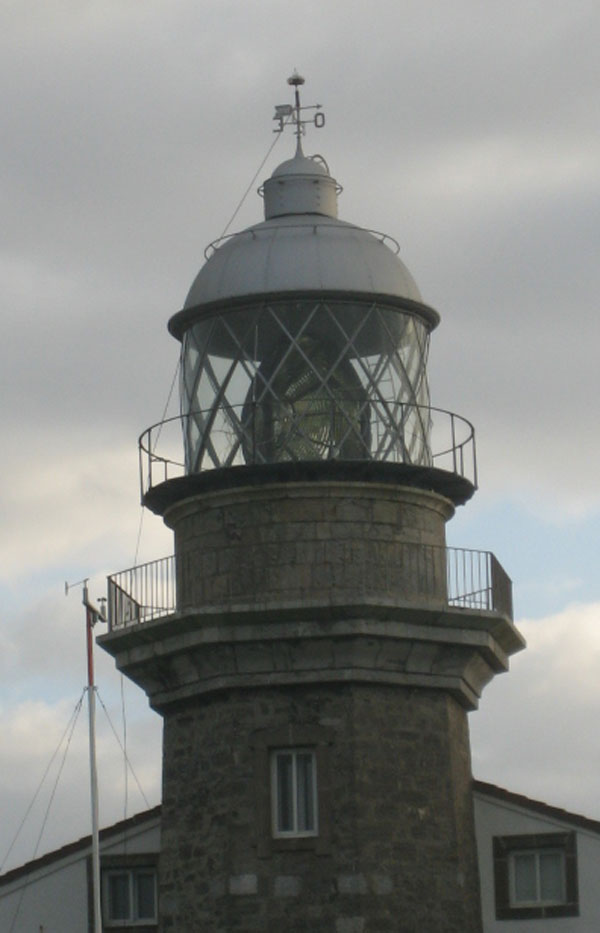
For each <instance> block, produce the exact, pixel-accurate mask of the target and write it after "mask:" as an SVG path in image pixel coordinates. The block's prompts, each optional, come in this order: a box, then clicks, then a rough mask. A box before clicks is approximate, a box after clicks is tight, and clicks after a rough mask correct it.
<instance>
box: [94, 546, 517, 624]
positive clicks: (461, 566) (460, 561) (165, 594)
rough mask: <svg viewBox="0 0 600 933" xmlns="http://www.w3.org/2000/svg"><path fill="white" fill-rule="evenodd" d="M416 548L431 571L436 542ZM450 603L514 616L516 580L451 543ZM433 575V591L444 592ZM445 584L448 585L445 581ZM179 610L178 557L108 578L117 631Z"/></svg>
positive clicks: (418, 560)
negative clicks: (452, 546)
mask: <svg viewBox="0 0 600 933" xmlns="http://www.w3.org/2000/svg"><path fill="white" fill-rule="evenodd" d="M405 546H406V547H407V548H410V549H411V550H413V551H414V553H413V554H412V555H411V556H412V557H413V558H414V566H415V567H416V569H417V573H418V572H419V568H421V569H422V570H423V571H424V572H426V573H428V574H431V568H432V566H433V567H435V566H440V567H443V566H444V561H433V562H432V561H431V550H432V548H431V546H430V545H420V544H409V543H407V544H406V545H405ZM444 550H445V554H446V560H445V566H446V602H447V605H448V606H452V607H453V608H455V609H474V610H477V611H480V612H498V613H500V614H502V615H504V616H507V617H508V618H510V619H512V616H513V609H512V583H511V581H510V578H509V577H508V575H507V574H506V572H505V571H504V569H503V568H502V566H501V565H500V563H499V562H498V561H497V560H496V558H495V557H494V555H493V554H492V553H490V552H489V551H473V550H467V549H465V548H445V549H444ZM439 582H440V581H436V580H431V593H432V595H433V594H435V593H439V592H440V587H439ZM442 589H443V586H442ZM177 609H178V604H177V591H176V576H175V557H174V556H173V555H172V556H171V557H163V558H161V559H160V560H155V561H151V562H150V563H147V564H141V565H139V566H137V567H131V568H129V569H128V570H122V571H120V573H115V574H112V575H111V576H110V577H108V625H109V629H110V630H111V631H114V630H116V629H120V628H124V627H127V626H130V625H137V624H138V623H142V622H149V621H151V620H152V619H156V618H160V617H164V616H168V615H171V614H172V613H174V612H176V611H177Z"/></svg>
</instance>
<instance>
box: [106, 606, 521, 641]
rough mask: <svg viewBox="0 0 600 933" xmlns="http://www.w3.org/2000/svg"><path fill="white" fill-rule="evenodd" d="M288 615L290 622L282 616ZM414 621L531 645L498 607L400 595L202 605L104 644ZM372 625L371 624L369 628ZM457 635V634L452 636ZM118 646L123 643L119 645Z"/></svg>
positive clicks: (109, 637) (120, 632)
mask: <svg viewBox="0 0 600 933" xmlns="http://www.w3.org/2000/svg"><path fill="white" fill-rule="evenodd" d="M282 619H284V620H285V621H282ZM407 621H408V622H409V623H410V624H413V625H416V626H417V627H418V628H419V632H421V631H422V632H423V634H422V636H421V637H425V638H427V635H426V634H425V633H426V630H427V629H431V630H434V629H436V630H440V631H442V630H443V631H445V632H447V633H453V632H462V631H479V632H486V633H487V634H489V635H490V636H491V637H493V638H494V640H495V641H496V642H497V644H498V645H499V646H500V647H501V648H502V650H503V652H504V653H505V654H507V655H511V654H515V653H516V652H517V651H521V650H522V649H523V648H524V647H525V640H524V638H523V636H522V635H521V634H520V633H519V631H518V630H517V628H516V627H515V625H514V624H513V622H512V620H511V619H509V618H508V616H504V615H502V614H500V613H498V612H487V611H483V610H475V609H458V608H455V607H453V606H448V605H447V604H446V603H442V602H441V601H436V602H433V603H426V602H422V603H420V604H415V602H414V600H412V601H410V602H406V603H401V602H398V600H396V599H377V600H375V599H365V600H361V601H360V602H356V603H354V604H348V603H347V602H340V603H336V602H333V601H331V602H328V603H326V604H324V603H323V602H322V601H320V600H302V602H288V601H281V602H275V601H268V602H267V601H265V602H263V603H256V602H251V603H237V604H236V603H227V604H220V605H214V606H207V607H202V608H189V609H187V608H186V609H185V610H183V611H180V612H176V613H172V614H171V615H168V616H162V617H160V618H158V619H153V620H151V621H149V622H140V623H137V624H134V625H128V626H126V627H123V628H118V629H114V630H113V631H112V632H109V633H107V634H106V635H100V636H99V637H98V639H97V641H98V644H100V645H101V646H102V647H103V648H105V649H106V650H107V651H108V652H109V653H110V654H115V653H116V651H119V652H121V651H123V650H127V649H129V648H133V647H134V646H140V645H143V644H156V643H157V642H158V641H159V640H161V639H163V638H173V637H178V636H181V635H184V634H187V633H190V632H193V633H194V634H195V635H196V634H197V633H199V634H198V637H200V638H201V639H202V640H203V641H221V640H224V641H229V640H230V639H232V638H235V637H236V635H235V634H234V633H233V631H232V630H236V629H239V630H240V631H246V630H247V631H248V632H252V635H251V636H250V637H255V632H256V627H257V626H258V628H259V629H260V632H261V637H265V638H269V639H271V638H275V639H279V638H282V637H306V635H307V634H309V633H308V632H307V631H306V630H305V626H306V625H309V626H313V627H314V626H318V631H317V632H316V634H320V633H322V632H327V633H330V632H331V630H332V629H333V630H334V631H335V630H337V629H336V628H335V627H339V626H340V625H341V626H342V628H341V629H340V631H344V628H343V626H344V624H346V623H348V624H351V625H355V624H356V623H357V622H358V623H361V624H362V625H363V626H365V628H363V629H361V632H362V633H364V634H370V633H371V632H373V631H374V629H373V626H374V625H375V624H378V623H383V624H386V623H392V624H393V623H395V622H407ZM366 626H368V628H366ZM436 637H437V636H436ZM448 639H449V640H452V634H449V635H448ZM117 645H118V648H117Z"/></svg>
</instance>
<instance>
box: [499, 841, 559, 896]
mask: <svg viewBox="0 0 600 933" xmlns="http://www.w3.org/2000/svg"><path fill="white" fill-rule="evenodd" d="M510 878H511V886H510V903H511V906H513V907H517V906H520V905H523V904H526V905H528V906H529V905H532V904H533V905H537V904H564V902H565V853H564V851H562V850H561V849H547V850H546V849H531V850H529V851H523V852H513V853H512V854H511V856H510Z"/></svg>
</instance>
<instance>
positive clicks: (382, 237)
mask: <svg viewBox="0 0 600 933" xmlns="http://www.w3.org/2000/svg"><path fill="white" fill-rule="evenodd" d="M337 187H338V194H339V193H340V192H341V190H342V189H341V188H340V187H339V186H337ZM261 190H262V188H259V189H258V191H259V194H260V192H261ZM327 228H330V229H332V230H334V231H335V233H338V234H339V231H340V226H339V224H335V223H332V222H331V221H327V220H316V221H314V222H313V223H310V224H299V223H285V224H278V225H277V229H278V230H283V229H285V230H303V231H306V230H309V231H312V233H313V234H314V233H317V231H318V230H325V229H327ZM342 229H343V228H342ZM352 230H360V231H362V232H363V233H370V234H371V236H374V237H375V238H376V239H377V240H379V242H380V243H385V244H386V246H388V249H390V250H391V251H392V252H393V253H395V254H396V256H397V255H398V254H399V252H400V244H399V243H398V240H396V239H394V237H393V236H390V234H389V233H382V232H381V231H380V230H370V229H369V228H368V227H352ZM264 235H265V231H264V230H261V229H260V227H250V229H249V230H237V231H236V232H235V233H227V234H225V236H221V237H218V238H217V239H216V240H213V241H212V242H211V243H209V244H208V246H206V247H205V249H204V258H205V259H210V258H211V256H213V255H214V253H216V252H217V251H218V250H219V249H220V248H221V246H223V244H224V243H227V242H228V241H229V240H236V239H242V238H245V239H246V240H248V239H253V240H256V238H257V237H259V236H264Z"/></svg>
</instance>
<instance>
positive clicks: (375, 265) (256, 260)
mask: <svg viewBox="0 0 600 933" xmlns="http://www.w3.org/2000/svg"><path fill="white" fill-rule="evenodd" d="M302 290H304V291H341V292H370V293H373V294H381V295H393V296H394V297H399V298H409V299H411V300H412V301H418V302H422V298H421V295H420V293H419V289H418V288H417V285H416V283H415V281H414V279H413V277H412V276H411V274H410V272H409V271H408V269H407V268H406V266H405V265H404V263H403V262H402V260H401V259H400V258H399V257H398V256H396V255H395V253H393V252H392V250H391V249H389V247H388V246H386V244H385V243H384V242H382V240H381V239H378V238H377V237H376V236H374V235H373V234H372V233H369V232H367V231H366V230H362V229H361V228H360V227H355V226H354V225H353V224H348V223H344V221H341V220H336V219H335V218H330V217H321V216H319V215H315V214H295V215H287V216H282V217H275V218H273V219H272V220H267V221H265V222H264V223H261V224H257V225H256V226H255V227H249V228H248V229H247V230H244V231H243V232H242V233H238V234H236V235H235V236H233V237H231V238H230V239H229V240H226V241H225V242H224V244H223V245H222V246H221V247H220V248H219V249H217V250H216V252H215V253H213V255H212V256H211V257H210V259H208V260H207V262H206V264H205V265H204V266H203V267H202V269H201V270H200V272H199V273H198V275H197V276H196V279H195V281H194V283H193V285H192V287H191V288H190V291H189V293H188V296H187V298H186V300H185V305H184V307H185V308H192V307H195V306H197V305H201V304H207V303H208V302H210V301H220V300H222V299H224V298H233V297H241V296H242V295H251V294H259V293H265V292H290V291H302Z"/></svg>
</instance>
